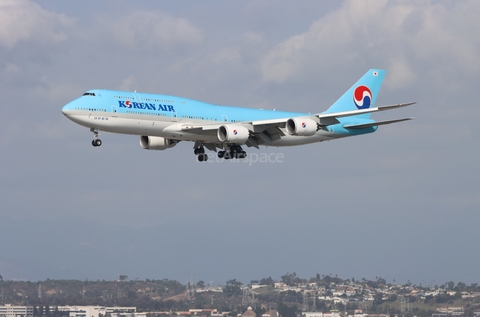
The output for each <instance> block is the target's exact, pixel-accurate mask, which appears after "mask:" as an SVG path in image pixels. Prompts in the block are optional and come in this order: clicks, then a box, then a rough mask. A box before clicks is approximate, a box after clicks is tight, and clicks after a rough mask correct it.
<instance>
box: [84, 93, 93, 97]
mask: <svg viewBox="0 0 480 317" xmlns="http://www.w3.org/2000/svg"><path fill="white" fill-rule="evenodd" d="M83 95H84V96H94V97H95V94H94V93H93V92H86V93H84V94H83Z"/></svg>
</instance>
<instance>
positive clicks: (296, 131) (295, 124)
mask: <svg viewBox="0 0 480 317" xmlns="http://www.w3.org/2000/svg"><path fill="white" fill-rule="evenodd" d="M285 129H286V130H287V133H288V134H290V135H298V136H311V135H314V134H315V132H317V123H316V122H315V120H312V119H310V118H305V117H303V118H302V117H300V118H290V119H288V120H287V123H286V125H285Z"/></svg>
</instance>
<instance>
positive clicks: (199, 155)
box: [193, 145, 208, 162]
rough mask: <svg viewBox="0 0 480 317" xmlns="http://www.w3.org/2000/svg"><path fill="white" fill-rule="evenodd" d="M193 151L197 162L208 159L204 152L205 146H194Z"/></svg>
mask: <svg viewBox="0 0 480 317" xmlns="http://www.w3.org/2000/svg"><path fill="white" fill-rule="evenodd" d="M193 153H194V154H195V155H196V156H197V159H198V161H199V162H206V161H208V154H205V148H204V147H203V145H200V146H199V147H196V148H194V149H193Z"/></svg>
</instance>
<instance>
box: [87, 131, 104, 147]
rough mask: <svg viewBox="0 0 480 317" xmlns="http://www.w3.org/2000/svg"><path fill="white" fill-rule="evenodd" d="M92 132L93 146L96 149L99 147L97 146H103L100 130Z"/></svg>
mask: <svg viewBox="0 0 480 317" xmlns="http://www.w3.org/2000/svg"><path fill="white" fill-rule="evenodd" d="M90 131H91V132H93V140H92V145H93V146H94V147H97V146H100V145H102V140H100V139H99V138H98V136H99V135H100V133H98V129H96V128H91V129H90Z"/></svg>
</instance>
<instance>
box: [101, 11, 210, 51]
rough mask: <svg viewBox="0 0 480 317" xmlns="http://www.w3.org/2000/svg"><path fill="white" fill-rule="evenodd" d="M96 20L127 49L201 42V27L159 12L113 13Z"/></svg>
mask: <svg viewBox="0 0 480 317" xmlns="http://www.w3.org/2000/svg"><path fill="white" fill-rule="evenodd" d="M97 23H98V26H100V29H103V28H105V29H106V30H107V32H109V33H110V34H111V36H112V37H113V39H114V40H115V41H116V42H118V43H121V44H122V45H123V46H125V47H128V48H130V49H140V50H142V49H145V48H152V47H154V48H160V49H161V48H166V47H167V48H169V47H171V46H173V45H182V44H187V45H195V44H199V43H201V42H202V41H203V37H204V36H203V32H202V30H200V29H198V28H196V27H195V26H194V25H192V23H191V22H190V21H189V20H187V19H183V18H175V17H172V16H170V15H167V14H165V13H163V12H161V11H151V12H150V11H137V12H133V13H131V14H128V15H126V16H115V19H112V18H105V17H102V18H101V19H100V20H99V21H98V22H97ZM96 29H97V28H95V31H96Z"/></svg>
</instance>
